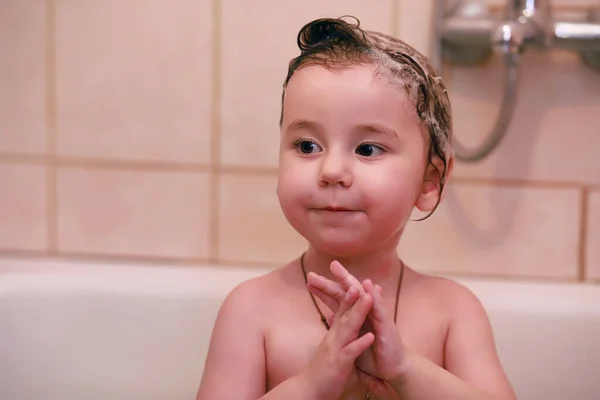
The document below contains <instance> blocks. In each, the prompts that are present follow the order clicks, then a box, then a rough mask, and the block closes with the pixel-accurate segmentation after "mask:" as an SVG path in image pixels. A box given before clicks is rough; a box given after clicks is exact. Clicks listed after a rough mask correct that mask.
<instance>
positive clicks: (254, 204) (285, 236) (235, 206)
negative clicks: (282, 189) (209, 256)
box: [218, 174, 306, 264]
mask: <svg viewBox="0 0 600 400" xmlns="http://www.w3.org/2000/svg"><path fill="white" fill-rule="evenodd" d="M276 188H277V179H276V177H275V176H253V175H233V174H231V175H230V174H223V175H221V177H220V184H219V235H218V243H219V251H218V257H219V259H221V260H225V261H239V262H251V263H257V264H260V263H280V264H283V263H287V262H288V261H291V260H292V259H293V258H295V257H297V256H299V255H300V253H301V252H302V251H303V250H305V249H306V241H305V240H304V238H303V237H302V236H300V235H299V234H298V233H297V232H296V231H295V230H294V229H293V228H292V227H291V226H290V225H289V223H288V222H287V220H286V219H285V217H284V215H283V213H282V211H281V208H280V206H279V201H278V199H277V194H276V192H275V191H276Z"/></svg>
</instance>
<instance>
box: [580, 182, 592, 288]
mask: <svg viewBox="0 0 600 400" xmlns="http://www.w3.org/2000/svg"><path fill="white" fill-rule="evenodd" d="M589 194H590V192H589V190H588V189H587V188H585V187H584V188H582V189H581V192H580V196H581V198H580V202H581V203H580V205H581V208H580V215H579V218H580V219H579V248H578V254H577V257H578V259H579V260H578V261H579V262H578V263H577V265H578V267H579V268H578V274H577V276H578V280H579V281H582V282H583V281H585V280H586V275H587V273H586V250H587V234H588V214H589Z"/></svg>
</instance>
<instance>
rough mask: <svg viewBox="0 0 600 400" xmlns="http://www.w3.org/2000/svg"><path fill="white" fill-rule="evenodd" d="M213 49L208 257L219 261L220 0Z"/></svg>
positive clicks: (214, 16) (214, 2) (214, 18)
mask: <svg viewBox="0 0 600 400" xmlns="http://www.w3.org/2000/svg"><path fill="white" fill-rule="evenodd" d="M212 7H213V10H212V11H213V13H212V24H213V25H212V51H211V56H212V60H211V77H212V82H211V84H212V86H211V108H212V113H211V124H210V135H211V136H210V137H211V140H210V166H211V171H210V175H209V179H210V182H209V204H208V207H209V209H208V259H209V260H210V261H212V262H215V263H218V254H219V238H218V236H219V188H220V180H219V166H220V164H221V146H220V140H221V79H222V76H221V49H222V37H221V24H222V21H221V16H222V13H221V0H212Z"/></svg>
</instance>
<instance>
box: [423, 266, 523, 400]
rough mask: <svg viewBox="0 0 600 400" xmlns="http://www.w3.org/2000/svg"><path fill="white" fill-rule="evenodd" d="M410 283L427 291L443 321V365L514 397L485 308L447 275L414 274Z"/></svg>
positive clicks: (480, 386) (469, 378)
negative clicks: (444, 327) (445, 331)
mask: <svg viewBox="0 0 600 400" xmlns="http://www.w3.org/2000/svg"><path fill="white" fill-rule="evenodd" d="M414 282H415V284H414V286H415V287H417V289H418V290H420V291H421V293H427V295H428V296H430V298H431V299H432V300H433V301H434V302H435V305H436V307H437V309H438V310H441V312H442V313H443V315H444V318H445V319H446V322H447V333H446V338H445V346H444V365H445V368H446V369H447V370H448V371H450V372H451V373H453V374H454V375H456V376H458V377H460V378H462V379H463V380H465V381H466V382H469V383H471V384H473V385H475V386H477V387H479V388H481V389H483V390H486V391H487V392H489V393H491V394H496V395H498V396H500V397H502V398H510V399H513V398H514V392H513V390H512V387H511V385H510V382H509V381H508V378H507V376H506V374H505V372H504V370H503V368H502V365H501V363H500V359H499V357H498V354H497V351H496V346H495V340H494V334H493V330H492V326H491V324H490V321H489V318H488V315H487V312H486V310H485V308H484V306H483V304H482V303H481V301H480V300H479V298H478V297H477V296H476V295H475V293H473V292H472V291H471V290H470V289H469V288H468V287H466V286H465V285H463V284H461V283H459V282H456V281H453V280H451V279H446V278H440V277H433V276H427V275H422V274H418V275H417V277H416V278H415V279H414Z"/></svg>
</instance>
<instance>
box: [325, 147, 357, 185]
mask: <svg viewBox="0 0 600 400" xmlns="http://www.w3.org/2000/svg"><path fill="white" fill-rule="evenodd" d="M319 185H321V186H323V187H325V186H333V185H341V186H343V187H349V186H350V185H352V171H351V168H350V160H348V159H347V157H345V156H344V155H343V154H340V152H339V151H337V152H329V153H328V154H327V155H325V156H324V157H323V164H322V166H321V171H320V174H319Z"/></svg>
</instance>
